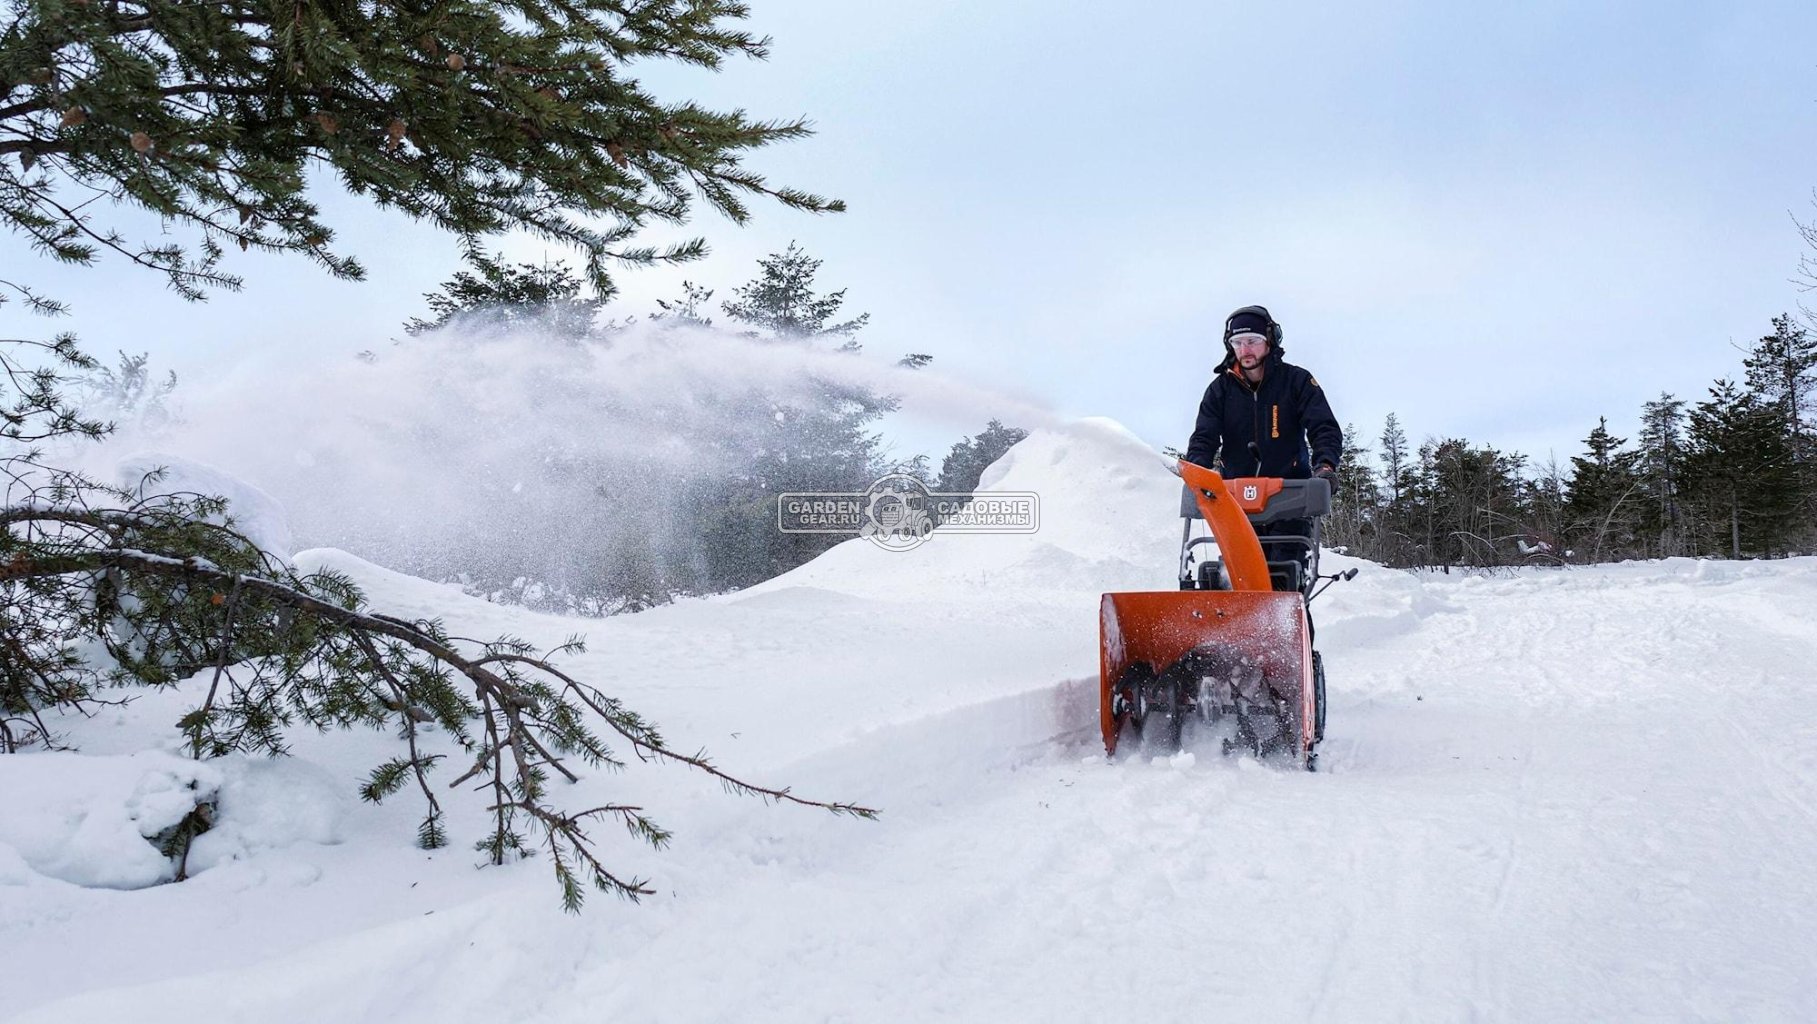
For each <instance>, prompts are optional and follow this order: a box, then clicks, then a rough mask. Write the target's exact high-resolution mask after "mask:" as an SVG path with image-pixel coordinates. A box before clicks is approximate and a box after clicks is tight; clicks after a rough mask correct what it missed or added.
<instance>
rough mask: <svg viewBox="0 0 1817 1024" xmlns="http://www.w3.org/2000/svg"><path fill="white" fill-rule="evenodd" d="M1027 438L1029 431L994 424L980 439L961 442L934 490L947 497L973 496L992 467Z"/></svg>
mask: <svg viewBox="0 0 1817 1024" xmlns="http://www.w3.org/2000/svg"><path fill="white" fill-rule="evenodd" d="M1026 437H1028V431H1026V430H1023V429H1022V428H1020V427H1006V426H1004V425H1003V424H1002V422H1001V421H999V420H995V419H993V420H991V421H990V422H989V423H987V424H985V427H984V429H983V430H981V431H979V432H978V436H976V437H964V438H960V439H959V441H958V442H957V443H955V444H954V445H953V447H952V449H951V450H949V451H948V452H947V453H946V458H945V459H944V460H943V461H942V462H941V463H940V479H939V481H938V482H937V483H936V484H935V486H934V489H935V490H937V491H942V492H945V493H947V494H970V493H972V492H973V491H975V490H977V489H978V480H979V478H980V477H982V476H983V475H984V471H985V470H986V469H989V468H990V465H991V463H993V462H996V461H997V460H998V459H1000V458H1002V457H1003V456H1004V455H1005V454H1006V453H1008V451H1009V450H1010V449H1011V448H1014V447H1015V446H1016V445H1017V444H1020V443H1021V442H1022V440H1023V439H1024V438H1026Z"/></svg>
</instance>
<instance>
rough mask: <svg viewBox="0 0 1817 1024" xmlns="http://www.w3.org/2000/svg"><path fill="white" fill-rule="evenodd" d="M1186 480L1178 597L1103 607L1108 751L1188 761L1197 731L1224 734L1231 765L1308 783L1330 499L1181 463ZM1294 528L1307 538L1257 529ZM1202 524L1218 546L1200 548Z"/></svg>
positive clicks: (1321, 490)
mask: <svg viewBox="0 0 1817 1024" xmlns="http://www.w3.org/2000/svg"><path fill="white" fill-rule="evenodd" d="M1176 472H1177V473H1178V474H1179V476H1180V478H1181V480H1183V481H1184V482H1185V492H1184V493H1183V494H1182V495H1181V509H1180V514H1181V518H1183V519H1184V520H1185V526H1184V528H1183V530H1182V533H1181V538H1180V586H1179V589H1178V590H1167V591H1156V592H1151V593H1131V594H1105V595H1104V598H1103V602H1102V604H1101V605H1100V611H1099V665H1098V667H1099V718H1100V724H1101V726H1102V727H1103V731H1104V750H1105V752H1106V753H1108V754H1112V755H1114V754H1115V753H1116V750H1117V743H1118V739H1119V738H1120V737H1122V736H1123V734H1124V733H1125V732H1130V733H1133V734H1134V738H1135V739H1136V740H1138V741H1139V742H1140V743H1141V744H1142V745H1143V746H1144V747H1147V748H1148V749H1151V750H1153V749H1156V748H1160V749H1163V750H1167V751H1169V752H1171V751H1174V750H1178V749H1180V746H1181V742H1182V737H1183V734H1184V731H1185V729H1186V728H1187V726H1188V724H1189V723H1196V724H1195V725H1194V727H1195V728H1197V727H1199V726H1208V727H1210V728H1212V729H1213V730H1216V731H1219V732H1221V733H1222V734H1223V746H1224V752H1225V753H1230V752H1232V751H1233V750H1239V749H1242V750H1247V751H1249V752H1250V753H1253V754H1255V755H1256V756H1257V757H1282V756H1284V757H1287V758H1290V759H1292V760H1293V761H1295V762H1296V763H1298V764H1301V765H1303V766H1305V768H1306V769H1307V770H1312V769H1313V768H1315V767H1316V765H1317V753H1316V749H1317V746H1318V743H1319V740H1320V739H1321V738H1322V737H1323V734H1324V731H1325V728H1324V726H1325V723H1324V718H1325V670H1324V664H1323V662H1322V660H1321V659H1320V657H1319V655H1318V654H1317V653H1315V652H1314V651H1313V649H1312V621H1311V619H1310V618H1309V616H1308V613H1307V606H1308V604H1309V603H1310V601H1311V600H1312V598H1313V596H1314V593H1315V592H1314V590H1313V586H1314V584H1316V583H1317V582H1318V580H1319V579H1321V578H1324V579H1331V578H1334V577H1320V576H1319V575H1318V558H1319V522H1320V519H1321V517H1323V516H1324V515H1325V514H1326V513H1327V512H1329V511H1330V510H1331V487H1330V485H1329V484H1328V483H1326V482H1325V481H1324V480H1320V479H1316V478H1315V479H1310V480H1282V479H1276V478H1269V477H1249V478H1241V479H1234V480H1225V479H1224V478H1223V477H1222V476H1220V475H1219V474H1218V473H1217V472H1215V471H1213V470H1210V469H1206V468H1204V467H1203V466H1196V465H1193V464H1192V463H1190V462H1185V461H1181V462H1180V463H1179V468H1178V469H1177V470H1176ZM1288 520H1303V521H1306V522H1307V523H1308V524H1309V525H1308V527H1307V528H1306V532H1305V533H1303V534H1302V533H1298V532H1294V533H1287V532H1285V531H1283V533H1282V534H1281V535H1278V536H1275V535H1270V536H1266V537H1259V536H1258V535H1257V532H1256V527H1257V526H1261V525H1265V524H1272V523H1281V522H1284V521H1288ZM1200 521H1203V522H1204V523H1205V525H1206V526H1207V527H1208V528H1209V535H1199V536H1194V534H1195V532H1196V531H1195V525H1196V524H1197V523H1198V522H1200ZM1269 532H1271V533H1272V531H1269ZM1212 544H1216V546H1217V554H1218V557H1216V558H1213V557H1210V545H1212ZM1265 548H1266V549H1267V550H1266V552H1265V550H1264V549H1265ZM1355 572H1356V570H1354V569H1352V570H1350V572H1348V573H1345V574H1343V576H1344V578H1346V579H1347V578H1349V577H1350V576H1354V575H1355Z"/></svg>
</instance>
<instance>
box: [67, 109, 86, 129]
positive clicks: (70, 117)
mask: <svg viewBox="0 0 1817 1024" xmlns="http://www.w3.org/2000/svg"><path fill="white" fill-rule="evenodd" d="M87 120H88V111H86V110H83V109H82V108H81V107H71V108H69V109H68V110H65V111H64V112H63V122H62V123H63V127H65V128H74V127H75V126H77V125H79V124H81V123H82V122H84V121H87Z"/></svg>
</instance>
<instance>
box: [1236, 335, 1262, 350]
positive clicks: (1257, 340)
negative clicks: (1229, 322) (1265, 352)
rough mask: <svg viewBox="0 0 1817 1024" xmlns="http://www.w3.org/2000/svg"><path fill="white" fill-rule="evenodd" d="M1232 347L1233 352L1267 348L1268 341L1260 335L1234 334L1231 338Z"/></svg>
mask: <svg viewBox="0 0 1817 1024" xmlns="http://www.w3.org/2000/svg"><path fill="white" fill-rule="evenodd" d="M1230 347H1231V348H1232V349H1233V350H1238V349H1246V348H1267V347H1268V339H1267V338H1266V337H1264V336H1263V335H1260V334H1233V335H1231V336H1230Z"/></svg>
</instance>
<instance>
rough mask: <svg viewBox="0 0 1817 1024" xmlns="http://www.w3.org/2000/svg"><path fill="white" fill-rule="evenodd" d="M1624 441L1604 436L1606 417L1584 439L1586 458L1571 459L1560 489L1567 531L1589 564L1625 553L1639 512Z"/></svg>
mask: <svg viewBox="0 0 1817 1024" xmlns="http://www.w3.org/2000/svg"><path fill="white" fill-rule="evenodd" d="M1627 443H1628V442H1627V440H1626V439H1625V438H1619V437H1616V436H1614V435H1612V434H1610V433H1609V421H1608V419H1607V418H1602V419H1598V420H1597V421H1596V429H1594V430H1592V431H1590V436H1589V437H1587V438H1585V439H1584V447H1585V448H1586V449H1587V454H1585V455H1582V456H1578V457H1574V458H1573V459H1572V460H1571V468H1572V472H1571V479H1570V481H1569V483H1567V484H1566V486H1565V509H1564V510H1565V515H1566V523H1565V526H1566V533H1567V536H1569V537H1571V538H1572V541H1573V543H1574V544H1576V545H1577V546H1578V548H1579V550H1580V552H1584V551H1587V555H1588V557H1589V559H1590V561H1593V562H1600V561H1603V560H1604V558H1605V557H1608V556H1611V555H1613V554H1614V553H1616V552H1620V551H1624V550H1625V549H1626V548H1627V546H1628V545H1629V544H1631V543H1632V541H1633V529H1634V523H1635V521H1636V518H1637V516H1638V515H1639V509H1640V487H1641V478H1640V474H1639V472H1638V471H1637V470H1636V468H1635V463H1636V462H1637V459H1638V456H1637V455H1636V453H1634V452H1632V451H1629V450H1627Z"/></svg>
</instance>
